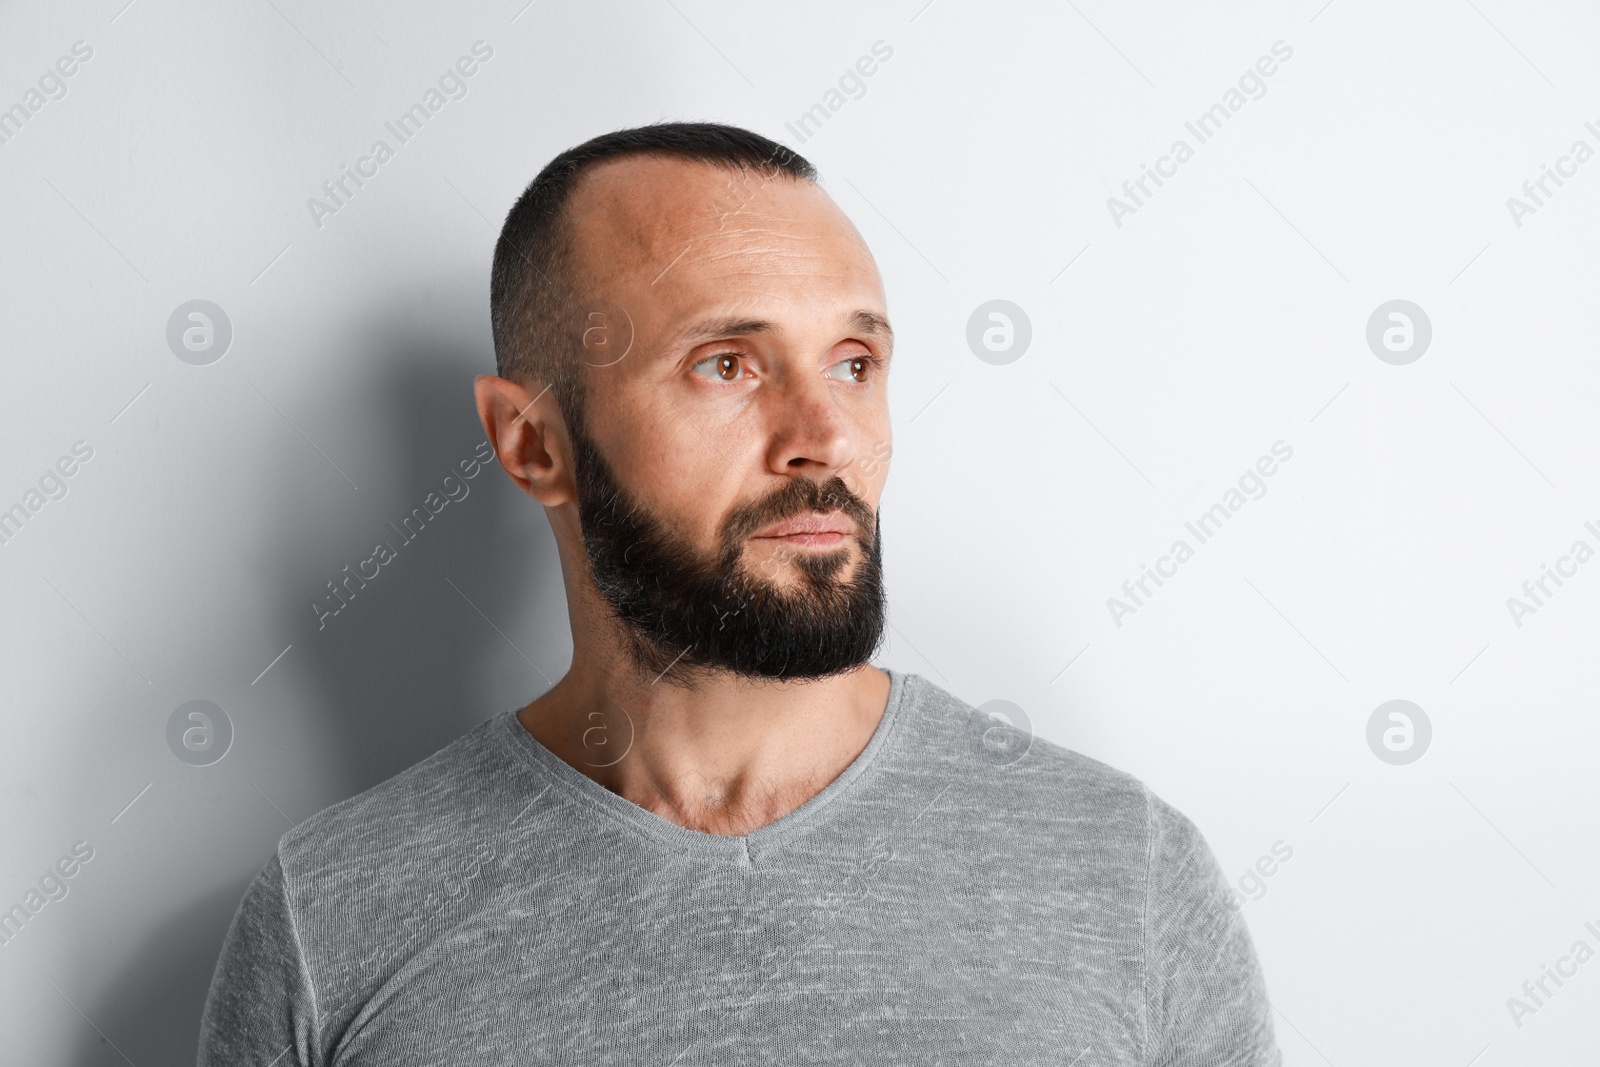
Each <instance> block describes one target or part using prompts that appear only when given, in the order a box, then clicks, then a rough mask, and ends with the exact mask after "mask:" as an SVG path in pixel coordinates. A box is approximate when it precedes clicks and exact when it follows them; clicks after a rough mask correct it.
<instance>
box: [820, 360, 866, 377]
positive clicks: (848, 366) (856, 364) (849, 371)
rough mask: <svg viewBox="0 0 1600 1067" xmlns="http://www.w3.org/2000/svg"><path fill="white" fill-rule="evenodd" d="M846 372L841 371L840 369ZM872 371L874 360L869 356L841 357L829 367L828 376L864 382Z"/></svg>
mask: <svg viewBox="0 0 1600 1067" xmlns="http://www.w3.org/2000/svg"><path fill="white" fill-rule="evenodd" d="M841 369H842V370H843V372H844V373H842V374H841V373H840V370H841ZM871 373H872V360H871V359H870V358H868V357H867V356H855V357H853V358H851V359H841V360H840V361H839V362H837V363H835V364H834V365H833V366H831V367H829V368H828V377H830V378H835V379H838V380H839V381H852V382H864V381H866V380H867V378H868V377H869V376H870V375H871Z"/></svg>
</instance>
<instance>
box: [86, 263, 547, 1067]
mask: <svg viewBox="0 0 1600 1067" xmlns="http://www.w3.org/2000/svg"><path fill="white" fill-rule="evenodd" d="M414 295H415V299H414V300H413V301H411V302H410V303H409V304H408V305H407V306H408V307H410V308H412V309H413V318H412V322H411V325H412V326H413V327H414V328H413V329H397V328H396V326H395V324H394V321H393V316H392V315H389V316H379V315H374V316H373V319H372V322H371V323H369V326H370V329H369V330H367V331H363V332H362V334H361V336H362V337H364V338H367V337H370V338H371V341H370V346H369V345H368V344H363V348H364V349H365V350H366V351H367V352H370V353H373V355H372V356H371V357H370V359H369V360H368V363H369V365H371V366H373V367H379V368H381V369H382V373H381V377H379V378H378V379H377V380H375V381H374V382H373V383H372V384H371V385H368V386H363V387H361V389H362V392H361V394H360V395H357V396H350V395H348V394H347V395H344V396H323V397H321V398H320V399H317V400H316V401H315V402H316V403H319V404H323V405H326V406H327V410H339V409H340V408H341V407H344V408H347V409H348V410H350V411H354V412H360V411H363V410H365V411H369V412H373V413H374V415H373V418H374V425H373V426H372V428H371V432H369V433H366V434H364V436H363V440H364V441H365V442H367V445H366V448H365V449H364V450H363V452H362V455H364V456H365V457H366V458H367V460H368V465H369V468H370V469H372V470H374V471H378V472H379V475H380V476H381V477H382V481H383V484H378V481H379V477H378V476H373V484H372V485H368V484H366V482H365V481H363V482H362V490H361V492H360V493H359V495H358V496H357V495H354V494H352V499H351V503H350V504H349V505H348V507H346V508H344V509H343V512H344V513H341V514H336V515H334V516H332V517H330V518H329V520H328V521H326V522H323V523H322V524H321V525H320V526H319V525H316V524H312V523H296V522H295V521H293V517H294V516H296V515H297V514H303V512H304V509H305V508H306V502H305V501H304V500H303V499H298V498H296V499H289V497H290V496H291V495H292V494H294V493H295V492H296V490H295V488H294V487H295V485H296V480H297V479H296V476H294V475H291V474H289V473H287V472H288V471H289V470H290V469H291V468H292V469H293V470H296V471H301V472H302V474H303V468H301V467H299V466H297V464H298V458H297V457H295V458H291V457H289V456H288V455H287V454H286V456H285V458H284V459H282V460H280V461H278V466H279V468H280V469H279V471H278V474H279V477H278V480H277V482H276V488H275V490H274V492H275V493H276V494H277V495H278V496H279V497H280V499H278V500H277V501H274V502H275V503H278V504H281V505H284V506H282V507H270V506H269V507H266V508H264V511H263V513H264V514H276V515H283V516H286V518H285V520H284V521H283V522H282V523H281V525H280V526H275V528H274V529H273V530H272V531H271V532H270V534H269V536H268V541H269V543H270V544H272V545H273V553H272V554H271V555H270V556H269V557H268V558H266V559H264V560H263V567H264V569H265V570H266V572H267V573H266V575H265V577H264V579H263V581H262V588H264V589H266V590H270V591H272V593H273V595H274V596H275V597H276V602H275V604H273V605H272V606H271V607H270V608H268V609H267V610H269V611H271V612H272V613H273V615H274V618H275V619H276V624H275V629H281V632H282V633H283V634H284V641H285V643H288V642H290V641H292V642H293V643H294V651H293V652H291V653H290V655H291V656H296V655H297V659H296V661H295V662H294V664H293V669H294V671H295V672H296V673H297V674H298V676H299V678H300V679H301V681H300V683H299V689H300V691H301V692H302V693H303V692H305V691H307V690H309V691H310V692H311V693H312V694H314V696H313V697H312V699H309V700H305V699H298V698H284V697H283V696H281V695H280V694H281V693H283V692H287V691H288V690H286V689H280V690H279V692H278V693H270V692H267V693H262V694H261V695H259V696H258V695H256V692H257V691H253V690H249V689H248V687H245V686H243V685H241V686H240V687H239V689H238V690H237V691H236V692H234V693H231V694H218V700H219V701H222V700H225V699H228V698H229V697H232V698H233V699H235V701H236V704H235V706H236V707H238V708H240V709H241V710H240V714H241V716H242V717H244V718H245V719H247V720H248V722H249V725H250V727H251V733H252V736H253V738H254V743H253V744H252V745H250V746H248V748H247V747H246V746H244V745H240V746H238V747H239V748H241V749H246V750H245V751H230V752H229V754H228V756H227V757H226V759H227V760H229V761H232V764H233V766H232V769H231V770H232V774H233V775H234V776H236V777H237V778H239V779H240V780H241V781H242V780H243V779H251V780H255V781H269V782H270V781H288V782H295V781H298V782H300V783H303V784H304V785H305V786H306V787H307V788H306V790H305V791H304V792H301V793H300V794H299V795H290V796H287V797H278V798H275V801H276V803H277V805H278V806H280V807H281V808H282V809H283V811H284V812H286V813H287V815H288V816H289V817H290V818H292V820H294V821H296V822H298V821H299V820H302V819H305V818H308V817H309V816H311V815H312V814H314V813H315V811H316V810H318V809H319V808H320V807H322V806H324V805H325V804H327V803H332V802H334V801H336V800H338V799H341V798H345V797H349V796H354V795H355V794H357V793H359V792H361V791H363V790H365V789H367V788H369V787H371V786H373V785H376V784H377V783H379V782H381V781H383V780H384V779H386V778H388V777H391V776H392V775H394V774H396V773H398V772H400V771H401V770H404V769H405V768H406V767H409V766H410V765H412V764H414V763H416V762H417V761H419V760H421V759H423V758H424V757H426V756H428V755H430V754H431V753H433V752H435V751H437V750H438V749H439V748H441V747H443V746H444V745H447V744H449V743H450V742H451V741H453V740H455V739H456V738H457V737H459V736H461V735H462V734H464V733H466V732H467V731H468V730H470V729H471V728H472V727H474V726H476V725H477V724H478V723H480V722H482V721H483V720H484V719H486V718H488V717H489V716H490V715H492V714H495V713H498V712H500V711H504V710H507V709H509V708H511V707H515V706H518V705H520V704H522V703H525V702H526V701H528V700H531V699H532V698H533V697H535V696H538V695H539V694H540V693H542V692H544V691H545V690H546V689H547V688H548V687H549V685H550V683H552V682H554V680H555V679H557V678H559V677H560V675H561V674H562V673H564V671H565V669H566V666H567V663H568V657H569V654H570V648H571V645H570V640H571V639H570V634H569V633H568V630H567V623H566V601H565V596H564V593H563V590H562V584H561V571H560V565H559V561H558V559H557V557H556V551H555V543H554V540H553V538H552V536H551V535H550V532H549V529H548V524H547V523H546V521H545V518H544V514H543V511H542V510H541V509H540V508H539V506H538V505H537V504H536V503H535V502H534V501H533V500H532V499H531V498H529V497H526V496H524V495H523V494H522V493H521V492H520V491H518V490H517V489H516V488H515V487H514V486H513V485H511V484H510V482H509V480H508V479H507V478H506V476H505V473H504V472H503V471H502V470H501V469H500V468H499V465H498V464H497V463H495V462H494V461H493V459H492V458H491V459H490V460H489V461H488V462H487V463H484V464H483V465H482V469H481V470H480V471H479V473H478V474H477V476H476V477H475V478H473V479H471V480H466V479H463V478H462V477H461V473H462V472H461V470H460V467H459V463H460V461H461V460H463V459H468V458H472V459H477V458H478V457H477V455H475V449H477V448H478V447H479V446H480V444H481V443H482V442H483V441H484V434H483V431H482V427H481V426H480V425H479V423H478V421H477V414H476V412H475V410H474V408H473V403H472V379H473V376H474V375H476V374H478V373H481V372H485V371H491V370H492V356H490V355H488V354H487V352H488V349H487V348H486V347H484V346H483V345H481V344H472V343H469V342H468V341H464V340H462V338H463V337H466V338H476V337H478V336H480V335H482V336H485V338H486V334H487V329H486V324H484V325H479V324H478V320H479V319H482V318H483V317H484V316H483V313H482V310H481V301H482V294H481V287H479V286H476V285H474V286H473V287H472V288H471V291H470V292H468V291H466V290H465V289H463V290H460V291H455V290H451V291H450V292H449V293H448V296H441V295H440V294H439V292H438V290H437V289H430V290H429V291H427V292H425V293H418V294H414ZM456 322H472V323H473V324H474V325H473V327H472V328H470V329H467V328H463V329H458V330H455V331H453V332H452V330H451V326H452V325H453V324H454V323H456ZM374 393H375V394H376V398H375V397H374V395H372V394H374ZM486 451H487V449H486V448H485V452H486ZM380 461H381V462H380ZM380 468H381V470H380ZM452 472H454V473H455V475H456V478H455V481H454V482H453V483H452V486H450V487H447V486H446V485H445V484H444V479H445V476H446V475H447V474H450V473H452ZM460 485H465V486H467V487H468V488H467V492H466V493H465V495H463V496H460V499H458V500H452V501H451V502H450V503H448V504H446V505H445V506H444V507H443V508H441V509H440V510H439V511H438V513H437V514H433V515H431V517H430V518H429V520H428V521H427V522H426V525H425V526H424V525H422V524H421V520H420V519H415V518H414V520H413V527H418V526H421V529H420V532H419V533H416V534H414V535H413V539H412V540H410V541H409V542H408V541H405V540H404V539H403V538H402V536H401V534H400V533H398V532H396V531H395V530H394V529H392V528H391V527H390V526H389V523H390V522H391V521H392V522H393V523H394V524H395V526H400V525H401V524H402V520H403V519H404V517H405V516H407V515H409V514H411V512H412V509H413V508H422V509H423V510H424V511H425V512H426V511H428V507H427V504H426V503H425V501H426V500H427V497H428V494H429V493H431V492H437V493H439V494H440V497H439V498H443V497H444V496H445V494H446V493H447V492H449V493H455V494H458V495H459V494H460V493H461V490H460V488H459V486H460ZM375 490H376V491H375ZM439 498H435V500H436V501H437V499H439ZM323 503H327V502H323ZM328 506H332V505H331V504H329V505H328ZM330 530H332V531H333V532H331V533H330ZM367 533H370V535H371V536H370V537H368V536H366V534H367ZM378 539H382V540H384V541H386V542H387V543H388V544H389V545H391V546H392V547H393V548H394V550H395V552H396V555H395V558H394V559H392V560H391V561H390V562H388V563H386V564H380V565H379V573H378V576H377V577H376V578H374V579H372V580H370V581H369V582H368V584H367V586H366V587H365V588H362V589H360V590H359V591H358V593H357V595H356V596H355V597H354V598H352V599H351V600H350V602H349V604H348V606H347V607H344V608H343V609H342V610H341V612H340V614H339V615H337V616H336V617H332V618H328V619H326V620H324V621H325V626H324V628H323V629H321V630H319V629H318V619H317V616H316V613H315V612H314V611H313V610H312V608H311V607H310V606H309V601H310V599H311V594H314V593H315V592H318V591H320V592H322V593H324V594H326V593H327V589H326V585H325V583H326V582H327V581H328V580H329V579H331V578H335V577H340V576H342V574H341V571H340V568H341V567H342V566H343V565H344V564H346V563H348V564H350V566H351V570H352V571H354V570H355V567H356V564H357V563H358V561H359V558H358V557H355V556H353V555H351V554H350V553H351V552H352V551H353V546H354V545H359V544H363V543H365V544H366V545H367V547H366V549H365V551H364V552H363V553H362V557H360V558H364V557H365V556H367V555H369V554H371V553H372V542H373V541H375V540H378ZM341 553H345V554H344V555H341ZM367 573H368V574H370V573H371V568H370V567H369V568H368V570H367ZM458 590H459V591H458ZM468 598H470V603H469V600H468ZM329 603H330V604H335V605H336V604H337V603H338V601H336V600H333V599H332V598H331V597H330V598H329ZM480 612H481V614H480ZM491 623H492V625H491ZM497 627H498V629H499V630H501V631H504V632H505V634H506V635H507V636H508V637H509V638H510V639H511V640H515V641H516V642H517V646H516V647H517V649H518V650H520V651H514V650H513V649H512V647H511V646H510V645H509V644H508V641H507V637H506V636H502V635H501V634H500V633H498V632H497V631H496V628H497ZM530 631H531V633H530ZM217 640H218V642H219V644H218V645H217V646H216V647H218V648H220V647H221V644H220V642H223V641H225V637H223V636H219V637H218V639H217ZM197 654H200V655H205V654H208V653H207V652H206V651H205V650H199V651H198V653H197ZM524 656H526V657H527V658H526V659H524ZM530 661H531V662H530ZM280 666H282V665H280ZM496 667H497V668H498V669H499V671H500V673H499V674H498V675H491V674H490V673H489V672H490V670H491V668H496ZM252 705H253V707H252ZM308 746H309V747H311V748H313V749H314V750H310V751H308ZM301 765H303V766H301ZM219 766H220V764H219ZM307 768H311V769H309V770H308V769H307ZM257 769H259V777H258V776H257V773H256V771H257ZM231 784H232V785H239V784H240V782H234V783H231ZM246 794H248V795H246ZM230 796H233V797H241V796H242V797H243V799H242V800H239V801H238V802H239V803H240V804H245V803H248V802H249V801H250V800H252V799H255V800H257V801H259V798H255V797H254V794H253V793H252V792H251V788H250V786H249V784H248V783H247V782H245V783H243V788H242V789H233V790H232V792H231V793H230ZM256 808H260V809H262V811H263V815H262V819H263V820H271V821H260V820H256V819H254V817H253V816H248V817H241V819H240V820H238V821H237V824H230V825H229V826H227V827H219V826H218V822H219V816H218V814H217V813H215V812H214V813H212V814H211V815H210V817H209V820H208V821H209V823H210V825H209V826H208V827H207V829H206V833H208V834H210V835H211V836H212V837H215V838H218V839H219V840H221V841H224V842H225V845H212V844H208V843H206V842H201V843H200V844H198V845H195V844H191V845H189V846H188V855H186V856H184V857H183V858H184V859H185V860H188V861H190V863H191V869H190V870H189V871H181V870H173V871H167V872H163V873H162V874H161V875H160V876H159V880H160V881H163V882H165V883H166V888H167V889H168V890H170V893H169V894H168V895H167V896H165V897H164V898H163V904H164V906H163V908H162V909H161V915H162V917H161V918H159V919H157V918H155V916H154V915H150V912H151V909H150V908H148V907H144V908H142V909H141V908H140V905H138V904H136V903H135V904H130V905H128V910H129V911H130V912H133V913H134V914H133V915H132V916H131V917H132V918H134V919H135V920H137V919H138V918H139V917H140V916H139V911H140V910H142V911H143V912H144V913H145V914H147V915H150V922H151V924H152V926H153V930H152V932H151V933H150V935H149V936H148V938H146V939H145V940H143V941H142V942H139V943H138V944H137V946H136V947H135V948H134V949H132V950H131V954H130V955H129V956H127V957H125V959H126V965H125V966H123V968H122V970H121V973H119V974H117V975H116V976H114V977H113V978H112V979H111V981H110V982H109V984H108V987H107V991H106V993H105V994H104V995H103V996H102V998H101V999H100V1000H99V1001H98V1002H97V1003H94V1004H92V1005H90V1004H84V1005H83V1007H84V1011H85V1014H87V1016H88V1017H89V1018H90V1019H92V1020H94V1022H95V1025H97V1026H98V1027H100V1028H101V1030H102V1031H103V1032H104V1035H105V1037H101V1036H99V1035H98V1034H96V1033H95V1032H94V1031H91V1030H89V1029H88V1028H85V1030H84V1037H83V1038H82V1040H81V1041H80V1043H79V1045H78V1047H77V1049H76V1052H75V1054H74V1056H73V1057H72V1061H71V1062H72V1063H73V1064H74V1065H75V1067H102V1065H109V1064H126V1063H128V1062H132V1063H133V1064H136V1065H138V1067H146V1065H147V1064H157V1063H161V1064H191V1063H193V1062H194V1061H195V1054H196V1049H197V1045H198V1038H199V1026H200V1017H201V1012H202V1008H203V1005H204V1002H205V997H206V993H207V990H208V989H209V986H210V982H211V977H212V973H213V971H214V969H215V966H216V962H217V957H218V953H219V952H220V950H221V947H222V943H223V939H224V937H225V935H226V933H227V929H228V926H229V924H230V922H231V921H232V919H233V915H234V912H235V910H236V908H237V907H238V904H239V901H240V899H241V898H242V896H243V894H244V891H245V888H246V887H247V886H248V884H249V882H250V880H251V879H252V878H253V877H254V876H255V873H256V872H257V871H258V870H259V869H260V867H261V865H262V864H264V863H265V862H266V861H267V859H268V858H269V856H270V852H271V848H272V847H273V845H274V844H275V842H276V840H277V837H278V835H281V834H282V833H283V832H284V831H285V830H287V829H288V823H286V822H285V821H284V819H283V818H282V817H280V816H278V815H277V814H275V813H274V812H272V811H271V809H269V808H266V806H265V805H262V804H259V803H257V804H256V805H255V806H254V807H253V808H250V809H249V810H250V811H252V812H253V811H254V810H255V809H256ZM228 814H230V813H222V815H223V816H226V815H228ZM247 826H248V832H246V827H247ZM224 871H225V872H226V873H225V874H224V873H223V872H224ZM240 872H243V873H242V875H241V873H240ZM224 879H225V881H224ZM153 880H154V879H153ZM219 881H223V884H222V886H221V888H219V887H218V885H219ZM196 883H200V884H202V885H203V886H204V889H203V891H195V890H194V889H191V890H190V893H191V894H192V895H191V896H190V897H189V899H188V900H187V901H184V900H183V899H182V898H183V893H182V892H181V889H182V887H183V886H194V885H195V884H196ZM174 905H176V906H174ZM106 958H107V957H106V954H105V953H104V952H100V953H93V952H90V951H88V950H85V951H84V952H82V953H81V954H80V959H79V960H78V965H79V966H80V967H81V968H83V969H84V970H85V971H93V970H95V969H98V968H103V967H105V966H106ZM105 1038H109V1039H110V1042H111V1043H114V1044H115V1046H116V1048H115V1049H113V1048H112V1047H111V1045H110V1044H108V1043H107V1041H106V1039H105Z"/></svg>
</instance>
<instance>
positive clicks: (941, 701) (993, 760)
mask: <svg viewBox="0 0 1600 1067" xmlns="http://www.w3.org/2000/svg"><path fill="white" fill-rule="evenodd" d="M908 684H909V685H911V686H912V687H913V694H912V695H913V696H914V700H915V705H916V707H917V710H918V713H919V714H918V716H917V717H918V719H919V720H920V725H921V732H922V736H921V741H922V744H921V745H918V746H915V748H916V750H917V752H918V754H919V756H920V761H921V762H923V763H925V764H927V765H928V766H929V768H930V770H931V771H933V772H934V773H937V774H940V775H942V776H944V777H945V778H946V780H949V781H953V782H958V783H961V784H962V785H963V786H964V788H965V791H968V792H972V793H975V794H977V795H978V796H980V797H982V798H983V799H984V802H985V803H986V804H988V805H992V806H993V807H994V808H995V809H996V810H997V811H999V812H1000V813H1002V814H1005V815H1008V816H1016V817H1019V818H1025V819H1028V818H1042V819H1046V820H1049V821H1052V822H1054V821H1057V820H1058V819H1059V818H1061V817H1070V818H1071V819H1072V822H1073V825H1074V826H1076V827H1077V828H1079V829H1080V830H1082V831H1086V832H1087V831H1097V832H1098V833H1102V834H1103V833H1111V834H1115V835H1118V836H1128V837H1133V838H1137V839H1140V840H1143V839H1144V838H1145V837H1146V836H1147V835H1148V833H1149V830H1150V820H1151V816H1152V813H1153V809H1154V806H1155V805H1157V804H1159V803H1160V802H1159V800H1158V799H1157V798H1155V797H1153V796H1152V794H1151V793H1150V791H1149V790H1148V788H1146V786H1145V783H1144V782H1143V781H1142V780H1141V779H1139V778H1138V777H1136V776H1135V775H1133V774H1131V773H1129V772H1128V771H1124V770H1121V769H1120V768H1117V767H1113V766H1111V765H1110V764H1108V763H1104V762H1102V761H1100V760H1098V759H1095V758H1094V757H1092V756H1088V755H1085V754H1084V753H1082V752H1079V751H1077V750H1075V749H1072V748H1068V747H1067V746H1066V745H1063V744H1059V743H1057V742H1054V741H1051V740H1049V739H1048V738H1045V737H1041V736H1039V734H1038V733H1036V732H1035V724H1034V722H1033V721H1032V718H1031V717H1030V716H1029V715H1028V713H1027V712H1026V710H1024V709H1023V708H1020V707H1018V706H1017V705H1016V704H1013V703H1010V702H1005V701H994V702H990V703H985V704H983V705H982V706H974V705H973V704H970V703H968V702H967V701H965V700H962V699H961V698H960V697H957V696H956V695H954V694H953V693H951V692H950V691H948V690H946V689H944V688H942V687H941V686H939V685H937V684H935V683H933V682H931V681H929V680H928V679H926V678H924V677H922V676H920V675H911V676H909V677H908Z"/></svg>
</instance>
